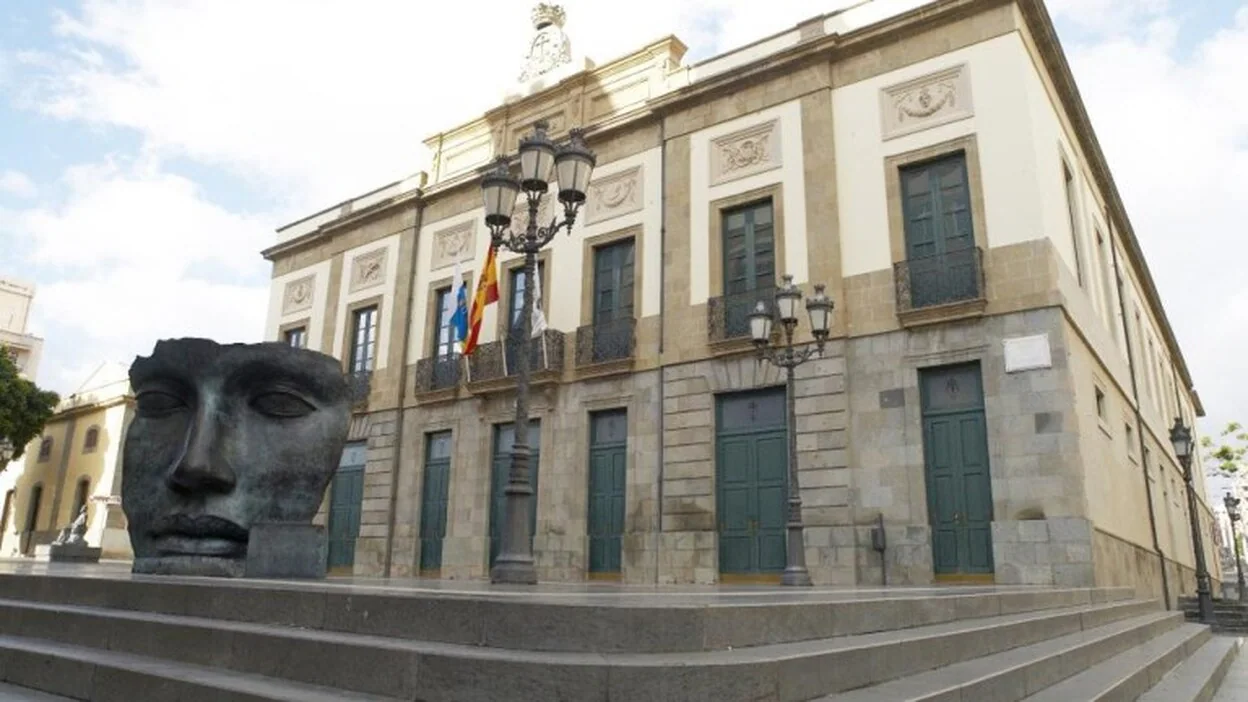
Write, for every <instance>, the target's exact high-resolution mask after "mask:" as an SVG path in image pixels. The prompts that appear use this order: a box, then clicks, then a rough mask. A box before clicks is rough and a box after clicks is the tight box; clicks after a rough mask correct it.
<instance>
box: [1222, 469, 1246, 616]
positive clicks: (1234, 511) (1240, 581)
mask: <svg viewBox="0 0 1248 702" xmlns="http://www.w3.org/2000/svg"><path fill="white" fill-rule="evenodd" d="M1239 502H1240V499H1239V498H1238V497H1235V496H1234V495H1232V494H1231V493H1229V492H1228V493H1226V495H1225V496H1224V497H1223V498H1222V503H1223V504H1225V505H1226V516H1227V517H1229V518H1230V520H1231V540H1232V541H1234V542H1235V549H1234V553H1235V584H1236V585H1237V586H1238V589H1239V601H1240V602H1246V601H1248V591H1246V590H1248V588H1245V587H1244V561H1243V554H1242V553H1241V549H1240V545H1239V528H1238V527H1237V526H1236V525H1237V524H1239V520H1240V519H1243V517H1242V516H1240V513H1239Z"/></svg>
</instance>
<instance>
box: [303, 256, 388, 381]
mask: <svg viewBox="0 0 1248 702" xmlns="http://www.w3.org/2000/svg"><path fill="white" fill-rule="evenodd" d="M400 236H401V235H399V234H392V235H390V236H388V237H386V238H384V239H380V240H378V241H373V242H370V243H368V244H365V245H363V246H357V247H356V248H354V249H349V250H347V251H345V252H344V253H343V254H342V273H341V275H342V279H341V281H340V284H339V287H338V290H339V291H340V292H339V294H338V313H337V315H335V317H334V318H335V319H337V320H339V323H338V324H336V325H334V347H333V348H332V349H323V350H324V351H325V352H326V353H328V354H331V355H333V356H335V357H337V358H342V356H343V339H345V338H346V330H347V328H348V327H350V326H351V322H350V320H348V319H347V307H348V306H350V305H351V304H352V303H354V302H358V301H359V300H364V299H367V298H370V297H374V296H376V295H379V294H380V295H381V319H379V320H377V361H376V363H375V364H374V366H373V368H374V370H380V369H382V368H385V367H386V363H387V362H388V361H389V359H390V332H391V330H393V329H394V327H393V326H391V321H392V319H393V317H394V287H395V281H396V280H397V278H398V270H399V238H400ZM379 249H386V250H387V251H386V273H385V275H386V279H385V281H384V282H382V283H381V285H374V286H372V287H368V288H363V289H361V290H357V291H355V292H350V289H351V269H352V268H353V267H354V263H355V259H356V258H357V257H359V256H363V255H365V254H371V253H373V252H375V251H377V250H379ZM404 274H405V275H406V271H404ZM314 309H315V307H314Z"/></svg>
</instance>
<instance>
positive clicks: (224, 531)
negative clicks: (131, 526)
mask: <svg viewBox="0 0 1248 702" xmlns="http://www.w3.org/2000/svg"><path fill="white" fill-rule="evenodd" d="M151 535H152V537H153V538H154V539H155V540H156V544H157V546H156V548H157V550H159V551H161V552H162V553H164V554H166V555H173V554H184V555H198V556H230V557H241V556H242V555H244V554H245V553H246V552H247V530H246V529H244V528H242V527H241V526H239V525H237V524H235V523H234V522H231V521H230V520H228V519H222V518H221V517H214V516H212V515H208V514H200V515H194V516H191V515H187V514H173V515H169V516H166V517H161V518H159V519H157V520H156V523H155V524H154V525H153V526H152V530H151Z"/></svg>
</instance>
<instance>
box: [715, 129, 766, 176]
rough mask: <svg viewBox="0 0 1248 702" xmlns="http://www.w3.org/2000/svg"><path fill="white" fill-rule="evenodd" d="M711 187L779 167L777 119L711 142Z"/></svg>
mask: <svg viewBox="0 0 1248 702" xmlns="http://www.w3.org/2000/svg"><path fill="white" fill-rule="evenodd" d="M710 151H711V184H712V185H718V184H719V183H724V182H727V181H730V180H736V179H737V178H744V177H746V176H750V175H754V174H755V173H762V172H763V171H768V170H771V169H773V168H778V167H779V166H780V120H779V119H773V120H770V121H768V122H764V123H762V124H756V125H754V126H752V127H749V128H746V129H742V130H740V131H737V132H733V133H732V134H727V135H725V136H722V137H719V138H718V139H715V140H713V141H712V142H711V145H710Z"/></svg>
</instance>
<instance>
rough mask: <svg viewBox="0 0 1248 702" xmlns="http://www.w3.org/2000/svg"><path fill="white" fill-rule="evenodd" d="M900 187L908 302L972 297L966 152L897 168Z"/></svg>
mask: <svg viewBox="0 0 1248 702" xmlns="http://www.w3.org/2000/svg"><path fill="white" fill-rule="evenodd" d="M901 190H902V202H903V207H904V214H905V230H906V265H907V266H908V268H909V274H910V295H911V304H912V305H913V306H914V307H916V308H917V307H926V306H930V305H939V304H944V303H948V302H954V301H957V300H966V299H971V298H974V297H977V296H978V293H979V276H978V274H977V264H976V259H975V233H974V228H973V226H972V220H971V196H970V187H969V185H968V180H967V172H966V155H965V154H964V153H956V154H951V155H949V156H944V157H941V158H939V159H936V160H934V161H926V162H924V163H920V164H915V165H912V166H907V167H905V168H903V169H902V170H901Z"/></svg>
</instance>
